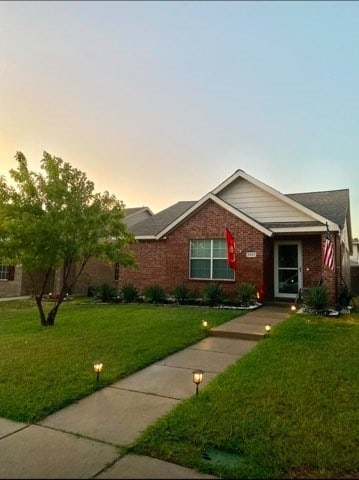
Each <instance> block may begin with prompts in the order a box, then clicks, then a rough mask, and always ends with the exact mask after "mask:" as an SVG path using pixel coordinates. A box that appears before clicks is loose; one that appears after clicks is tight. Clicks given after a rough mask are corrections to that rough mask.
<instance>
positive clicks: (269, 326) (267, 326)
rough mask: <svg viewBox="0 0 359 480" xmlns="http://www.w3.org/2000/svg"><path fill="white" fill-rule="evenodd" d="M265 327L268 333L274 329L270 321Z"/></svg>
mask: <svg viewBox="0 0 359 480" xmlns="http://www.w3.org/2000/svg"><path fill="white" fill-rule="evenodd" d="M264 328H265V331H266V333H269V332H270V331H271V330H272V325H271V324H270V323H266V325H265V327H264Z"/></svg>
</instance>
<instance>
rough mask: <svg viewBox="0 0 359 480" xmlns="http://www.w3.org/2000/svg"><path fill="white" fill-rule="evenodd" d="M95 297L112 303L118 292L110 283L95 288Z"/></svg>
mask: <svg viewBox="0 0 359 480" xmlns="http://www.w3.org/2000/svg"><path fill="white" fill-rule="evenodd" d="M95 297H96V298H98V299H100V300H102V301H103V302H111V301H112V300H113V299H114V298H116V297H117V290H116V288H114V287H112V286H111V285H109V284H108V283H101V284H100V285H97V286H96V288H95Z"/></svg>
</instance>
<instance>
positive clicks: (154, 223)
mask: <svg viewBox="0 0 359 480" xmlns="http://www.w3.org/2000/svg"><path fill="white" fill-rule="evenodd" d="M195 203H196V202H195V201H183V202H177V203H175V204H174V205H171V206H170V207H168V208H165V209H164V210H161V211H160V212H159V213H157V214H156V215H153V216H151V217H148V218H146V219H145V220H143V221H142V222H140V223H137V224H136V225H133V226H132V227H131V232H132V233H134V234H135V235H136V236H141V237H142V236H151V237H152V236H153V235H157V234H158V233H159V232H161V231H162V230H164V229H165V228H166V227H167V226H168V225H170V224H171V223H172V222H174V221H175V220H176V219H177V218H178V217H180V216H181V215H182V214H183V213H184V212H185V211H186V210H188V209H189V208H190V207H192V206H193V205H194V204H195Z"/></svg>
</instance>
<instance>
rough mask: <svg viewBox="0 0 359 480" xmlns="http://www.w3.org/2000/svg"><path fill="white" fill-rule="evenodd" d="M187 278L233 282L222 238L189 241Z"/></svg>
mask: <svg viewBox="0 0 359 480" xmlns="http://www.w3.org/2000/svg"><path fill="white" fill-rule="evenodd" d="M189 262H190V265H189V278H190V279H193V280H202V279H204V280H234V271H233V270H232V269H231V268H229V267H228V264H227V244H226V240H225V239H224V238H217V239H205V240H190V259H189Z"/></svg>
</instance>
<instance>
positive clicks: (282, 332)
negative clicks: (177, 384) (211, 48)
mask: <svg viewBox="0 0 359 480" xmlns="http://www.w3.org/2000/svg"><path fill="white" fill-rule="evenodd" d="M358 324H359V314H357V313H356V314H352V315H350V316H342V317H339V318H338V319H333V318H328V317H327V318H325V317H318V316H307V315H300V314H297V315H293V316H291V317H290V319H288V320H286V321H284V322H282V323H281V324H279V325H277V326H276V327H274V328H273V330H272V332H271V335H270V336H269V337H268V338H266V339H265V340H262V341H261V342H259V343H258V344H257V346H256V347H255V348H254V349H253V350H251V351H250V352H249V353H248V354H247V355H245V356H244V357H243V358H242V359H240V360H239V361H237V362H236V363H235V364H233V365H231V366H230V367H229V368H228V369H226V371H225V372H223V373H222V374H221V375H219V376H218V377H216V378H215V379H213V380H212V381H211V382H209V383H208V385H207V387H206V388H203V389H202V390H201V392H200V394H199V395H198V396H193V397H191V398H189V399H187V400H185V401H184V402H181V404H180V405H179V406H178V407H176V408H175V409H174V410H172V411H171V412H170V413H169V414H167V415H166V416H164V417H162V418H161V419H159V420H158V422H156V423H155V424H154V425H152V426H150V427H149V428H148V429H147V430H146V431H145V432H144V434H143V435H142V436H141V437H140V438H139V440H138V441H137V442H136V443H135V445H134V446H133V451H134V452H136V453H139V454H146V455H150V456H153V457H157V458H160V459H163V460H167V461H171V462H174V463H178V464H181V465H184V466H187V467H190V468H196V469H198V470H201V471H203V472H207V473H211V474H213V475H217V476H219V477H221V478H359V457H358V445H359V438H358V425H359V409H358V406H359V388H358V387H359V376H358V345H359V328H358ZM206 453H207V454H208V455H209V457H210V458H211V459H212V460H208V459H207V460H206V459H205V458H204V456H205V455H206ZM230 454H234V455H232V456H230ZM225 455H227V461H222V460H221V458H222V457H224V456H225ZM213 459H214V460H216V461H213Z"/></svg>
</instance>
